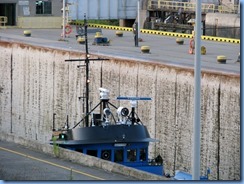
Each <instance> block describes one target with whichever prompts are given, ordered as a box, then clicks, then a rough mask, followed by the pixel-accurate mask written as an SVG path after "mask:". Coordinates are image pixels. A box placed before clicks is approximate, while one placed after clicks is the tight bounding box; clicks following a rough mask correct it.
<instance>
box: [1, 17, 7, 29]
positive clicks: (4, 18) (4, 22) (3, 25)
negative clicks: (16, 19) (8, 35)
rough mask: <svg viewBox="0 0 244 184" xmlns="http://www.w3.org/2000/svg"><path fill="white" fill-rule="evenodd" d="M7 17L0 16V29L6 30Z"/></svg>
mask: <svg viewBox="0 0 244 184" xmlns="http://www.w3.org/2000/svg"><path fill="white" fill-rule="evenodd" d="M7 22H8V17H5V16H0V28H6V24H7Z"/></svg>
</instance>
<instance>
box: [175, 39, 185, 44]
mask: <svg viewBox="0 0 244 184" xmlns="http://www.w3.org/2000/svg"><path fill="white" fill-rule="evenodd" d="M176 43H178V44H179V45H183V44H184V39H183V38H176Z"/></svg>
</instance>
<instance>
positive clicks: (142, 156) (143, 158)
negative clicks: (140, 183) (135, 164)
mask: <svg viewBox="0 0 244 184" xmlns="http://www.w3.org/2000/svg"><path fill="white" fill-rule="evenodd" d="M140 161H146V149H145V148H142V149H140Z"/></svg>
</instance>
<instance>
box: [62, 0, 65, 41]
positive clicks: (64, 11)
mask: <svg viewBox="0 0 244 184" xmlns="http://www.w3.org/2000/svg"><path fill="white" fill-rule="evenodd" d="M62 36H63V40H64V38H65V0H63V34H62Z"/></svg>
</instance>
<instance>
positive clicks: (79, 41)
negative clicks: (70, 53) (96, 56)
mask: <svg viewBox="0 0 244 184" xmlns="http://www.w3.org/2000/svg"><path fill="white" fill-rule="evenodd" d="M77 43H79V44H85V38H84V37H81V36H78V38H77Z"/></svg>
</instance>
